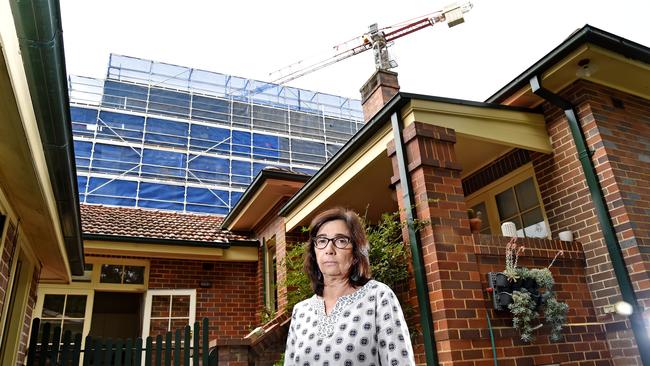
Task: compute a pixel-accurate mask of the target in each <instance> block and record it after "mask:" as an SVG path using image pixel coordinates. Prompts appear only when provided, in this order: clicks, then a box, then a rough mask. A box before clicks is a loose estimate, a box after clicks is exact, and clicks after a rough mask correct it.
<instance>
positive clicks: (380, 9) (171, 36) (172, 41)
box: [60, 0, 650, 101]
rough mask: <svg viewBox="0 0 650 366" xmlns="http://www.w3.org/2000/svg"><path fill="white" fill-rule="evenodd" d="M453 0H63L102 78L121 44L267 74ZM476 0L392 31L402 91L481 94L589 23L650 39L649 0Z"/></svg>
mask: <svg viewBox="0 0 650 366" xmlns="http://www.w3.org/2000/svg"><path fill="white" fill-rule="evenodd" d="M449 3H450V1H449V0H445V1H439V0H430V1H420V0H413V1H409V0H402V1H399V2H398V1H387V0H373V1H365V0H356V1H355V0H345V1H343V0H327V1H307V0H301V1H298V0H296V1H281V0H278V1H268V0H265V1H252V0H251V1H243V0H240V1H234V0H231V1H214V0H209V1H208V0H205V1H200V0H183V1H179V0H176V1H169V0H155V1H149V0H85V1H82V0H61V1H60V4H61V13H62V21H63V37H64V45H65V56H66V66H67V71H68V74H71V75H80V76H89V77H95V78H105V76H106V68H107V66H108V60H109V54H110V53H116V54H121V55H127V56H132V57H138V58H143V59H150V60H155V61H160V62H165V63H170V64H176V65H182V66H187V67H192V68H198V69H203V70H209V71H215V72H219V73H223V74H230V75H235V76H240V77H245V78H252V79H257V80H262V81H271V80H274V76H270V75H269V73H270V72H272V71H275V70H278V69H281V68H283V67H287V66H289V65H292V64H294V63H295V62H298V61H304V62H309V61H312V62H315V61H320V60H323V59H327V58H329V57H331V56H333V55H334V48H333V47H334V46H336V45H341V44H342V43H344V42H346V41H349V40H352V39H355V38H356V37H359V36H361V35H363V34H364V33H366V32H367V31H368V26H369V25H370V24H372V23H378V24H379V26H380V27H387V26H391V25H395V24H398V23H402V22H404V21H406V20H409V19H413V20H416V19H419V18H422V17H424V16H426V15H427V14H430V13H433V12H435V11H438V10H441V9H443V8H444V7H445V6H446V5H449ZM472 3H473V5H474V6H473V8H472V10H471V11H470V12H469V13H467V14H465V23H463V24H461V25H459V26H456V27H453V28H448V27H447V25H446V24H436V25H435V26H433V27H428V28H425V29H422V30H420V31H418V32H415V33H413V34H410V35H407V36H405V37H402V38H400V39H397V40H395V42H394V44H393V46H392V47H390V48H389V51H390V53H391V55H392V56H393V58H394V59H395V60H396V61H397V63H398V64H399V66H398V67H397V68H396V69H393V71H396V72H397V73H398V74H399V76H398V78H399V83H400V86H401V90H402V91H404V92H410V93H420V94H427V95H436V96H443V97H450V98H459V99H468V100H475V101H484V100H485V99H487V98H488V97H489V96H491V95H492V94H493V93H495V92H496V91H497V90H499V89H500V88H501V87H503V86H504V85H506V84H507V83H508V82H510V81H511V80H512V79H514V78H515V77H517V76H518V75H519V74H521V73H522V72H523V71H524V70H526V69H527V68H528V67H530V66H531V65H532V64H533V63H535V62H536V61H538V60H539V59H540V58H542V57H543V56H544V55H546V54H547V53H548V52H550V51H551V50H552V49H553V48H555V47H556V46H557V45H559V44H560V43H561V42H562V41H564V40H565V39H566V38H568V37H569V36H570V35H571V33H572V32H574V31H575V30H577V29H579V28H581V27H582V26H584V25H585V24H587V23H588V24H590V25H592V26H595V27H597V28H600V29H603V30H605V31H608V32H611V33H614V34H616V35H618V36H621V37H624V38H627V39H629V40H632V41H634V42H637V43H640V44H642V45H645V46H650V27H649V26H648V20H647V17H648V14H650V1H643V0H637V1H629V0H618V1H601V0H591V1H583V0H563V1H560V0H545V1H539V0H535V1H533V0H518V1H515V0H475V1H473V2H472ZM354 45H356V43H349V44H347V46H348V47H353V46H354ZM341 47H342V48H344V47H346V45H342V46H341ZM373 72H374V61H373V56H372V51H367V52H365V53H362V54H359V55H355V56H353V57H351V58H348V59H346V60H344V61H341V62H338V63H336V64H333V65H330V66H328V67H326V68H323V69H321V70H318V71H315V72H313V73H310V74H309V75H305V76H303V77H301V78H299V79H296V80H294V81H291V82H289V83H288V84H287V85H290V86H294V87H298V88H303V89H308V90H313V91H320V92H325V93H330V94H335V95H342V96H345V97H349V98H355V99H359V98H360V95H359V88H360V87H361V86H362V85H363V83H364V82H365V81H366V80H367V79H368V78H369V77H370V76H371V75H372V73H373ZM276 75H277V74H276Z"/></svg>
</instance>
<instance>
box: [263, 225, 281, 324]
mask: <svg viewBox="0 0 650 366" xmlns="http://www.w3.org/2000/svg"><path fill="white" fill-rule="evenodd" d="M264 244H265V247H266V251H265V253H264V288H265V293H264V303H265V305H266V308H267V310H269V311H270V312H274V311H276V310H278V286H277V280H278V273H277V270H276V266H277V257H276V252H275V248H276V246H275V236H274V237H273V238H271V239H269V240H267V241H266V242H265V243H264Z"/></svg>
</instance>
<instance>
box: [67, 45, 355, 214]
mask: <svg viewBox="0 0 650 366" xmlns="http://www.w3.org/2000/svg"><path fill="white" fill-rule="evenodd" d="M69 90H70V105H71V108H70V109H71V115H72V126H73V135H74V147H75V159H76V164H77V176H78V188H79V199H80V202H82V203H97V204H106V205H118V206H132V207H149V208H158V209H166V210H175V211H186V212H206V213H216V214H227V213H228V212H229V210H230V208H231V207H233V206H234V205H235V203H236V202H237V201H238V200H239V198H240V197H241V194H242V193H243V192H244V190H245V189H246V187H248V185H249V184H250V183H251V181H252V179H253V178H254V177H255V175H256V174H257V173H258V172H259V171H260V170H261V169H262V168H264V167H267V166H275V167H278V168H285V169H291V170H293V171H296V172H303V173H306V174H312V173H314V172H315V171H316V170H318V169H319V168H320V167H321V165H322V164H323V163H325V162H326V161H327V160H328V159H330V158H331V157H332V156H333V155H334V153H336V152H337V151H338V150H339V149H340V147H341V146H342V145H343V144H344V143H345V142H346V141H348V139H349V138H350V137H351V136H352V135H353V134H354V133H355V132H356V131H357V130H358V129H359V128H360V126H361V124H362V123H363V117H362V112H361V104H360V101H358V100H353V99H349V98H343V97H339V96H335V95H330V94H324V93H318V92H313V91H309V90H303V89H297V88H292V87H287V86H282V85H277V84H272V83H266V82H261V81H257V80H251V79H246V78H241V77H236V76H230V75H224V74H219V73H215V72H209V71H204V70H197V69H192V68H188V67H182V66H176V65H170V64H165V63H160V62H154V61H150V60H143V59H139V58H133V57H128V56H121V55H114V54H113V55H111V56H110V61H109V65H108V71H107V74H106V80H98V79H93V78H87V77H79V76H71V77H70V78H69Z"/></svg>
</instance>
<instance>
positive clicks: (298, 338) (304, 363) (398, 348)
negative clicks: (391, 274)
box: [284, 280, 415, 366]
mask: <svg viewBox="0 0 650 366" xmlns="http://www.w3.org/2000/svg"><path fill="white" fill-rule="evenodd" d="M284 364H285V366H316V365H322V366H336V365H343V366H352V365H367V366H380V365H382V366H397V365H415V362H414V358H413V347H412V346H411V338H410V335H409V330H408V328H407V326H406V321H405V320H404V314H403V313H402V308H401V307H400V305H399V301H398V300H397V297H396V296H395V293H393V290H391V289H390V287H388V286H386V285H385V284H383V283H381V282H378V281H375V280H370V281H368V283H366V284H365V285H364V286H362V287H360V288H359V289H357V290H356V291H355V292H353V293H352V294H350V295H346V296H342V297H340V298H339V299H338V300H337V301H336V304H335V305H334V309H333V310H332V312H331V313H330V315H326V314H325V302H324V301H323V298H322V297H319V296H317V295H314V296H312V297H311V298H309V299H307V300H303V301H301V302H299V303H298V304H296V306H294V308H293V314H292V316H291V326H290V328H289V335H288V337H287V348H286V351H285V354H284Z"/></svg>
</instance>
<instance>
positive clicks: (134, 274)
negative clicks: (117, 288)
mask: <svg viewBox="0 0 650 366" xmlns="http://www.w3.org/2000/svg"><path fill="white" fill-rule="evenodd" d="M144 271H145V267H144V266H129V265H120V264H103V265H102V269H101V272H100V273H99V282H100V283H121V284H144Z"/></svg>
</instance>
